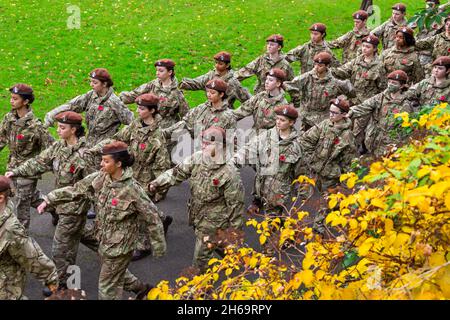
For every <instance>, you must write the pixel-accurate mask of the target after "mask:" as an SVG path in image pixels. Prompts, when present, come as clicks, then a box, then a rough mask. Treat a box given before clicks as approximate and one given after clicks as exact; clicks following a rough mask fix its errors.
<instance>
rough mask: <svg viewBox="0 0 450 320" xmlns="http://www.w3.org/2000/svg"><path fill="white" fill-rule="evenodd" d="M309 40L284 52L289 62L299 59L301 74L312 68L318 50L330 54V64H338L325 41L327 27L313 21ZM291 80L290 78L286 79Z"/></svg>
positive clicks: (334, 65)
mask: <svg viewBox="0 0 450 320" xmlns="http://www.w3.org/2000/svg"><path fill="white" fill-rule="evenodd" d="M309 31H310V35H311V40H310V41H308V42H307V43H305V44H303V45H299V46H298V47H296V48H294V49H292V50H290V51H289V52H288V53H287V54H286V60H287V61H289V62H294V61H300V64H301V74H304V73H306V72H309V71H311V70H312V69H313V68H314V57H315V56H316V55H317V54H318V53H320V52H327V53H329V54H330V56H331V62H330V64H331V65H332V66H333V67H337V66H339V64H340V63H339V60H338V59H337V58H336V57H335V56H334V54H333V52H332V51H331V49H330V47H329V46H328V43H327V42H325V37H326V35H327V27H326V25H324V24H323V23H314V24H313V25H312V26H311V27H310V28H309ZM287 80H291V79H289V78H288V79H287Z"/></svg>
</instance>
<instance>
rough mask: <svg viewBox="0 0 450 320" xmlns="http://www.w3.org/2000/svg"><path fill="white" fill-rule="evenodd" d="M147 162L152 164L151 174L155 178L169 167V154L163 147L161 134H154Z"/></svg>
mask: <svg viewBox="0 0 450 320" xmlns="http://www.w3.org/2000/svg"><path fill="white" fill-rule="evenodd" d="M152 145H153V149H152V150H151V151H150V155H149V157H148V162H149V163H152V169H153V173H154V174H155V176H156V177H158V176H159V175H160V174H162V173H163V172H164V171H166V170H169V169H170V167H171V164H172V163H171V161H170V154H169V151H168V150H167V148H166V145H165V139H164V137H163V136H162V135H161V134H156V136H155V138H154V139H153V142H152Z"/></svg>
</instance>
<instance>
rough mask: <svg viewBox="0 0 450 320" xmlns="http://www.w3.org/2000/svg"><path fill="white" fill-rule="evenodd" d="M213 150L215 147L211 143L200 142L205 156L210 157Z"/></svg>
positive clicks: (206, 141)
mask: <svg viewBox="0 0 450 320" xmlns="http://www.w3.org/2000/svg"><path fill="white" fill-rule="evenodd" d="M214 150H215V145H214V142H213V141H208V140H205V139H203V140H202V152H203V154H205V155H209V156H210V155H212V154H213V152H214Z"/></svg>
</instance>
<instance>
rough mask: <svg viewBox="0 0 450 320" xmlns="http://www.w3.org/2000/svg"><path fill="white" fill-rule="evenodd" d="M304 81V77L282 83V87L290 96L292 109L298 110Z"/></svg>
mask: <svg viewBox="0 0 450 320" xmlns="http://www.w3.org/2000/svg"><path fill="white" fill-rule="evenodd" d="M303 79H305V77H304V75H301V76H297V77H295V78H294V79H292V80H291V81H285V82H283V87H284V89H285V90H286V92H287V93H289V95H290V96H291V102H292V103H293V105H294V107H296V108H299V107H300V101H301V98H302V92H303V87H304V84H305V82H304V81H303Z"/></svg>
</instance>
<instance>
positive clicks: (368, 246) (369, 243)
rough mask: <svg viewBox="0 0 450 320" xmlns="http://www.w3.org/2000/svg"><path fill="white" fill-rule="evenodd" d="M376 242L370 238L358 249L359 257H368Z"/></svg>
mask: <svg viewBox="0 0 450 320" xmlns="http://www.w3.org/2000/svg"><path fill="white" fill-rule="evenodd" d="M374 242H375V239H373V238H369V239H366V241H364V242H363V243H362V244H361V245H360V246H359V247H358V255H359V256H360V257H363V256H365V255H367V253H368V252H369V251H370V249H372V246H373V243H374Z"/></svg>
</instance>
